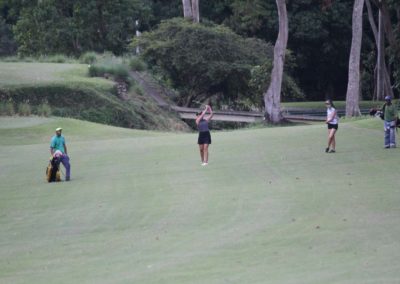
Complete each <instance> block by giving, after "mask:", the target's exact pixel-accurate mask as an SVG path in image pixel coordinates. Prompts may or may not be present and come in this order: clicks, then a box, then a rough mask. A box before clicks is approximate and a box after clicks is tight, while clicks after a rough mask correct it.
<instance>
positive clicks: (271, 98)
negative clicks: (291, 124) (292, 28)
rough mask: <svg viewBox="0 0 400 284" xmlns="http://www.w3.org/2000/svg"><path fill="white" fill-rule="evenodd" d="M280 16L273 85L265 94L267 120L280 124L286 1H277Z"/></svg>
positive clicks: (272, 76)
mask: <svg viewBox="0 0 400 284" xmlns="http://www.w3.org/2000/svg"><path fill="white" fill-rule="evenodd" d="M276 5H277V7H278V16H279V33H278V38H277V40H276V43H275V47H274V65H273V68H272V72H271V83H270V85H269V87H268V90H267V92H266V93H264V102H265V119H267V120H269V121H271V122H273V123H278V122H280V121H281V120H282V118H283V117H282V113H281V89H282V76H283V67H284V64H285V52H286V46H287V41H288V29H289V23H288V16H287V11H286V2H285V0H276Z"/></svg>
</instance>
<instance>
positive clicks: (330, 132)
mask: <svg viewBox="0 0 400 284" xmlns="http://www.w3.org/2000/svg"><path fill="white" fill-rule="evenodd" d="M335 133H336V129H334V128H332V129H328V148H327V150H329V148H331V146H333V147H332V149H335V147H336V141H335Z"/></svg>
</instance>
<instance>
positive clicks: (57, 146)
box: [50, 127, 71, 181]
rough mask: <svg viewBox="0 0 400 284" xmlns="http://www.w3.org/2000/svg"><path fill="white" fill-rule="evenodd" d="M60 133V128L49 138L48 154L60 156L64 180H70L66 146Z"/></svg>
mask: <svg viewBox="0 0 400 284" xmlns="http://www.w3.org/2000/svg"><path fill="white" fill-rule="evenodd" d="M61 133H62V128H61V127H59V128H57V129H56V135H54V136H53V137H52V138H51V141H50V153H51V155H52V156H53V157H54V156H55V155H57V156H61V157H60V158H61V163H62V164H63V166H64V168H65V170H66V173H65V180H66V181H70V180H71V165H70V163H69V157H68V149H67V144H66V143H65V138H64V136H63V135H61Z"/></svg>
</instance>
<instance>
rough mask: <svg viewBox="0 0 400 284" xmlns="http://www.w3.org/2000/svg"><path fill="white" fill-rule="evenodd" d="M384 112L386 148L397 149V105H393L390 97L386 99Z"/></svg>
mask: <svg viewBox="0 0 400 284" xmlns="http://www.w3.org/2000/svg"><path fill="white" fill-rule="evenodd" d="M382 112H383V120H384V122H383V124H384V130H385V148H386V149H388V148H396V121H397V105H395V104H393V103H392V98H391V97H390V96H386V97H385V104H384V105H383V107H382Z"/></svg>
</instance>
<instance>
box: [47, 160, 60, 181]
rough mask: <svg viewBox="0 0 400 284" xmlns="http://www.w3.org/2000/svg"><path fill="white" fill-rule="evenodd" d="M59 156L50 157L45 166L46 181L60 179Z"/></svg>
mask: <svg viewBox="0 0 400 284" xmlns="http://www.w3.org/2000/svg"><path fill="white" fill-rule="evenodd" d="M60 163H61V157H51V158H50V162H49V165H48V166H47V168H46V180H47V181H48V182H58V181H61V173H60Z"/></svg>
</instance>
